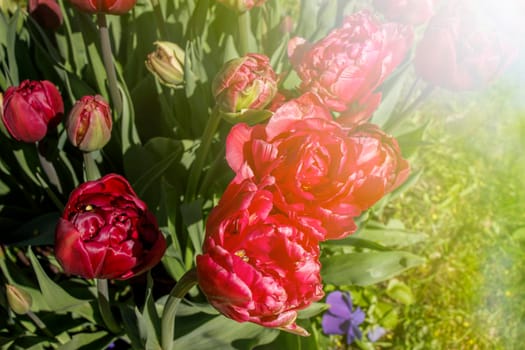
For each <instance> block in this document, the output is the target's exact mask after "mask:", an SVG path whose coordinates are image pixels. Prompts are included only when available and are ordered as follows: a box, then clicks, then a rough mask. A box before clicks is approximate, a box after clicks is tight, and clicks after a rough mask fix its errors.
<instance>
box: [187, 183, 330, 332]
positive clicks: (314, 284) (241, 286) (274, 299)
mask: <svg viewBox="0 0 525 350" xmlns="http://www.w3.org/2000/svg"><path fill="white" fill-rule="evenodd" d="M272 181H273V180H272V178H271V177H270V178H267V179H265V180H263V181H261V183H260V184H259V185H256V184H255V183H253V182H252V181H251V180H249V179H246V180H243V179H242V178H239V177H238V178H237V179H236V180H234V181H233V182H232V183H230V185H229V186H228V187H227V189H226V191H225V192H224V194H223V196H222V198H221V200H220V202H219V204H218V205H217V207H215V208H214V209H213V210H212V212H211V213H210V215H209V218H208V221H207V223H206V238H205V242H204V246H203V254H202V255H199V256H197V275H198V281H199V286H200V288H201V289H202V291H203V292H204V294H205V295H206V296H207V298H208V301H209V302H210V304H211V305H213V306H214V307H215V308H216V309H218V310H219V311H220V312H221V313H223V314H224V315H226V316H227V317H230V318H232V319H234V320H236V321H239V322H245V321H249V322H254V323H257V324H260V325H262V326H265V327H276V328H280V329H283V330H286V331H289V332H293V333H297V334H300V335H307V333H306V331H305V330H304V329H302V328H301V327H299V326H297V325H296V324H295V319H296V317H297V311H298V310H301V309H304V308H306V307H307V306H309V305H310V304H311V303H312V302H314V301H317V300H319V299H321V298H322V297H323V289H322V284H321V276H320V264H319V246H318V244H317V241H316V240H315V239H312V238H311V237H310V235H308V234H305V233H304V232H303V231H302V230H301V228H300V227H299V226H298V225H297V224H296V222H295V221H293V220H291V219H289V218H288V217H286V216H285V215H283V214H282V213H280V212H279V211H277V210H275V208H274V206H273V196H272V193H271V192H270V191H269V190H268V186H271V185H272Z"/></svg>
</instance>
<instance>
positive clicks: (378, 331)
mask: <svg viewBox="0 0 525 350" xmlns="http://www.w3.org/2000/svg"><path fill="white" fill-rule="evenodd" d="M385 334H386V329H384V328H383V327H381V326H375V327H374V328H372V329H371V330H370V331H369V332H368V340H370V341H371V342H372V343H374V342H376V341H378V340H379V339H380V338H381V337H382V336H384V335H385Z"/></svg>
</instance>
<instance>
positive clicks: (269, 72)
mask: <svg viewBox="0 0 525 350" xmlns="http://www.w3.org/2000/svg"><path fill="white" fill-rule="evenodd" d="M212 91H213V95H214V96H215V101H216V103H217V106H218V107H219V110H220V111H221V112H222V113H223V114H224V115H225V116H228V118H227V119H228V120H232V119H236V116H237V117H240V118H241V120H240V121H244V120H242V118H243V116H249V119H254V120H255V119H260V118H263V117H267V116H268V115H267V113H263V114H264V115H263V116H262V117H260V116H259V115H258V114H260V113H254V110H255V111H257V110H262V109H263V108H264V107H266V106H267V105H268V104H269V103H270V102H271V101H272V100H273V98H274V96H275V94H276V93H277V77H276V74H275V72H274V71H273V69H272V67H271V66H270V60H269V59H268V57H266V56H264V55H259V54H248V55H246V56H244V57H240V58H235V59H233V60H230V61H228V62H226V64H225V65H224V66H223V68H222V69H221V70H220V71H219V73H218V74H217V75H216V76H215V79H214V80H213V83H212ZM255 115H257V116H255Z"/></svg>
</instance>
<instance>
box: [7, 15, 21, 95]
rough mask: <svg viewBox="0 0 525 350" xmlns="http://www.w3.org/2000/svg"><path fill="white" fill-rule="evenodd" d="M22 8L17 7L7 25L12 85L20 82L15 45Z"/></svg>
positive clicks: (9, 72) (8, 57)
mask: <svg viewBox="0 0 525 350" xmlns="http://www.w3.org/2000/svg"><path fill="white" fill-rule="evenodd" d="M20 12H21V9H20V7H18V8H17V10H16V11H15V13H14V14H13V16H12V17H11V19H10V20H9V24H8V27H7V40H6V44H7V47H6V49H7V60H8V62H9V71H8V72H7V73H8V74H9V78H10V82H11V84H10V85H18V84H19V83H20V80H19V76H18V64H17V60H16V54H15V51H16V50H15V47H16V42H17V39H16V38H17V35H16V34H17V33H16V32H17V25H18V20H19V15H20Z"/></svg>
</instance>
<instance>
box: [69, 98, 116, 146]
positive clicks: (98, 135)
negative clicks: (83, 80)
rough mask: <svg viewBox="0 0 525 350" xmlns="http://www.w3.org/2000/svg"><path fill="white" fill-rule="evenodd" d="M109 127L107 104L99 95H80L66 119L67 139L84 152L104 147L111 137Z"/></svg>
mask: <svg viewBox="0 0 525 350" xmlns="http://www.w3.org/2000/svg"><path fill="white" fill-rule="evenodd" d="M111 127H112V120H111V111H110V109H109V105H108V103H107V102H106V101H105V100H104V98H103V97H102V96H100V95H95V96H84V97H82V98H81V99H80V100H79V101H77V102H76V103H75V105H74V106H73V109H72V110H71V112H70V113H69V116H68V117H67V120H66V128H67V136H68V138H69V141H71V143H72V144H73V145H74V146H76V147H78V148H79V149H80V150H82V151H84V152H91V151H95V150H98V149H101V148H102V147H104V146H105V145H106V143H108V141H109V139H110V138H111Z"/></svg>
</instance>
